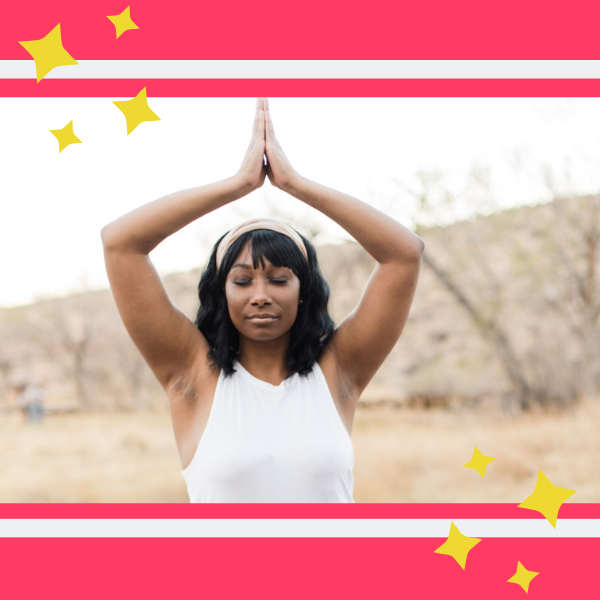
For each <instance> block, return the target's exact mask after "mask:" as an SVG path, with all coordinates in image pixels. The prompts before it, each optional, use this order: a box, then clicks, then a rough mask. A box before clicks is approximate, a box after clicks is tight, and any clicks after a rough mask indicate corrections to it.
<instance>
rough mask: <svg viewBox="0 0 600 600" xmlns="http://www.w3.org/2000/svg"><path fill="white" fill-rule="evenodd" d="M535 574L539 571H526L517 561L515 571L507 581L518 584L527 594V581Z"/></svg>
mask: <svg viewBox="0 0 600 600" xmlns="http://www.w3.org/2000/svg"><path fill="white" fill-rule="evenodd" d="M536 575H539V573H536V572H535V571H528V570H527V569H526V568H525V567H524V566H523V565H522V564H521V562H520V561H517V572H516V573H515V574H514V575H513V576H512V577H511V578H510V579H508V580H507V581H508V583H517V584H519V585H520V586H521V587H522V588H523V589H524V590H525V593H526V594H527V593H529V583H530V582H531V580H532V579H533V578H534V577H535V576H536Z"/></svg>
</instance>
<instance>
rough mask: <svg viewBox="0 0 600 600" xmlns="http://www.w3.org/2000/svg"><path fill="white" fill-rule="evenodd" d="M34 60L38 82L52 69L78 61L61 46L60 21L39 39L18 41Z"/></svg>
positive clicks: (76, 63) (74, 63)
mask: <svg viewBox="0 0 600 600" xmlns="http://www.w3.org/2000/svg"><path fill="white" fill-rule="evenodd" d="M19 44H21V46H23V48H25V50H27V52H29V54H31V56H32V57H33V60H34V61H35V72H36V74H37V82H38V83H39V82H40V81H41V80H42V79H43V78H44V77H45V76H46V75H48V73H50V71H52V69H54V68H56V67H62V66H64V65H78V64H79V63H78V62H77V61H76V60H75V59H74V58H73V57H72V56H71V55H70V54H69V53H68V52H67V51H66V50H65V49H64V48H63V45H62V39H61V36H60V23H59V24H58V25H57V26H56V27H55V28H54V29H53V30H52V31H51V32H50V33H49V34H47V35H46V36H45V37H43V38H42V39H41V40H31V41H29V42H19Z"/></svg>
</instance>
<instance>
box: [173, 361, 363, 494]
mask: <svg viewBox="0 0 600 600" xmlns="http://www.w3.org/2000/svg"><path fill="white" fill-rule="evenodd" d="M233 367H234V368H235V369H236V372H235V373H233V374H232V375H231V376H229V377H225V376H224V374H223V370H222V369H221V372H220V374H219V381H218V383H217V388H216V390H215V397H214V400H213V404H212V408H211V411H210V415H209V417H208V422H207V424H206V429H205V431H204V434H203V436H202V438H201V440H200V443H199V444H198V448H197V449H196V453H195V455H194V458H193V459H192V462H191V463H190V464H189V466H188V467H187V468H186V469H184V470H183V471H181V474H182V475H183V478H184V480H185V482H186V485H187V489H188V494H189V497H190V502H243V503H248V502H266V503H273V502H275V503H277V502H302V503H305V502H354V499H353V498H352V493H353V491H354V478H353V474H352V470H353V469H354V448H353V445H352V440H351V438H350V436H349V435H348V431H347V430H346V428H345V426H344V424H343V423H342V420H341V419H340V416H339V413H338V411H337V408H336V405H335V404H334V401H333V397H332V396H331V392H330V391H329V386H328V385H327V380H326V379H325V376H324V375H323V371H322V370H321V367H320V366H319V364H318V363H317V362H315V363H314V365H313V369H312V371H311V372H310V373H309V374H308V376H306V377H304V376H301V375H299V374H298V373H295V374H294V375H293V376H292V377H290V378H289V379H286V380H284V381H283V382H282V383H281V384H280V385H273V384H271V383H268V382H266V381H262V380H261V379H257V378H256V377H254V376H253V375H251V374H250V373H249V372H248V371H246V369H244V367H242V365H241V364H240V363H239V361H238V360H234V363H233Z"/></svg>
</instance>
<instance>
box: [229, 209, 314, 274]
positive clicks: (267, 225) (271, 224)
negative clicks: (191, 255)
mask: <svg viewBox="0 0 600 600" xmlns="http://www.w3.org/2000/svg"><path fill="white" fill-rule="evenodd" d="M254 229H271V230H273V231H277V232H279V233H283V234H284V235H287V236H288V237H290V238H292V239H293V240H294V242H296V244H297V245H298V247H299V248H300V250H302V254H304V257H305V258H306V260H307V261H308V254H307V252H306V248H305V246H304V242H303V241H302V238H301V237H300V236H299V235H298V234H297V233H296V232H295V231H294V230H293V229H292V228H291V227H290V226H289V225H286V224H285V223H282V222H281V221H276V220H275V219H249V220H248V221H244V222H243V223H240V224H239V225H238V226H237V227H234V228H233V229H232V230H231V231H230V232H229V233H228V234H227V235H226V236H225V237H224V238H223V239H222V240H221V243H220V244H219V247H218V248H217V270H219V268H220V267H221V263H222V262H223V257H224V256H225V253H226V252H227V250H228V249H229V246H231V244H233V242H235V240H237V239H238V238H239V237H240V235H242V234H244V233H246V232H247V231H252V230H254Z"/></svg>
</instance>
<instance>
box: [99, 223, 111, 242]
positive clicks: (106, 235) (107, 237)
mask: <svg viewBox="0 0 600 600" xmlns="http://www.w3.org/2000/svg"><path fill="white" fill-rule="evenodd" d="M100 239H101V240H102V245H103V246H104V248H107V247H109V246H110V245H111V244H112V243H113V236H112V233H111V226H110V224H109V225H105V226H104V227H103V228H102V229H101V230H100Z"/></svg>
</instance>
